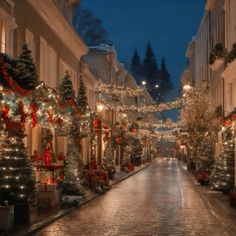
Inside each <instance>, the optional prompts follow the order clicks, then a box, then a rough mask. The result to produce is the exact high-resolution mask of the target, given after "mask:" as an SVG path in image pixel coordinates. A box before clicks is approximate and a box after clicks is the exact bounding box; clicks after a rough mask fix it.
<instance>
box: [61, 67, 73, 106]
mask: <svg viewBox="0 0 236 236" xmlns="http://www.w3.org/2000/svg"><path fill="white" fill-rule="evenodd" d="M59 94H60V97H61V100H62V101H63V102H65V101H66V100H67V99H74V95H75V93H74V90H73V84H72V81H71V79H70V75H69V73H68V71H67V72H66V74H65V76H64V78H63V80H62V82H61V84H60V86H59Z"/></svg>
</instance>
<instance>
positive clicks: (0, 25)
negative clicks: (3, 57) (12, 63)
mask: <svg viewBox="0 0 236 236" xmlns="http://www.w3.org/2000/svg"><path fill="white" fill-rule="evenodd" d="M0 29H1V32H0V33H1V37H0V40H1V45H0V47H1V52H6V46H7V45H6V34H7V32H6V21H5V19H4V18H0Z"/></svg>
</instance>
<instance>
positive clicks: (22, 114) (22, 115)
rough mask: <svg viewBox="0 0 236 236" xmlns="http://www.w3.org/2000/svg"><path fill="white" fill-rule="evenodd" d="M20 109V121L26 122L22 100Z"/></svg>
mask: <svg viewBox="0 0 236 236" xmlns="http://www.w3.org/2000/svg"><path fill="white" fill-rule="evenodd" d="M18 105H19V111H20V122H21V123H25V119H26V114H25V112H24V104H23V102H22V101H20V102H19V104H18Z"/></svg>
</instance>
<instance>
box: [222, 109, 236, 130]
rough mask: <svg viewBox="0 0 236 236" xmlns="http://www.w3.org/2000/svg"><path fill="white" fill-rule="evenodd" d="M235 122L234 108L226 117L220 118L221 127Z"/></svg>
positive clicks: (235, 112) (235, 113)
mask: <svg viewBox="0 0 236 236" xmlns="http://www.w3.org/2000/svg"><path fill="white" fill-rule="evenodd" d="M235 120H236V108H234V110H233V111H231V112H230V113H229V114H228V115H227V116H225V117H223V118H222V124H223V126H225V127H227V126H230V125H231V124H232V122H233V121H235Z"/></svg>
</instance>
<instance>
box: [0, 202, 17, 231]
mask: <svg viewBox="0 0 236 236" xmlns="http://www.w3.org/2000/svg"><path fill="white" fill-rule="evenodd" d="M13 219H14V206H0V230H8V229H10V228H11V227H12V225H13Z"/></svg>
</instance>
